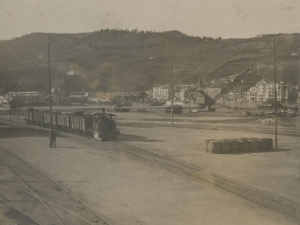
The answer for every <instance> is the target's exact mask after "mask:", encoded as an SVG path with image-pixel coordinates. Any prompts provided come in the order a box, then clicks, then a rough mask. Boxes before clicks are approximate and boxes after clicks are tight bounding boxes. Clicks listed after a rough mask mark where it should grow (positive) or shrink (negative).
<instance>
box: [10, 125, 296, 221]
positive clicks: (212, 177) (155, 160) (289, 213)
mask: <svg viewBox="0 0 300 225" xmlns="http://www.w3.org/2000/svg"><path fill="white" fill-rule="evenodd" d="M15 126H22V127H32V126H29V125H25V124H24V125H21V124H15ZM35 129H40V128H35ZM83 140H86V141H83ZM79 141H83V142H87V143H88V142H91V140H90V139H86V138H84V137H82V139H80V140H79ZM93 142H94V144H93V145H92V146H94V145H95V147H96V146H98V145H99V142H97V141H93ZM101 144H102V145H103V147H104V149H105V150H107V151H122V152H126V153H127V156H128V157H130V158H132V159H135V160H138V161H141V162H144V163H147V164H152V165H157V166H160V167H162V168H166V169H168V170H170V171H172V172H176V173H178V174H180V175H182V176H185V177H188V178H190V179H191V180H192V181H195V182H200V183H203V184H206V185H209V186H211V187H213V188H216V189H218V190H220V191H223V192H225V193H226V194H229V195H231V196H233V197H236V198H238V199H240V200H242V201H244V202H246V203H248V204H250V205H252V206H253V207H256V208H259V209H262V210H265V211H267V212H269V213H271V214H273V215H276V216H278V217H280V218H284V219H286V220H289V221H293V222H296V223H299V224H300V205H299V204H298V203H296V202H292V201H290V200H287V199H284V198H281V197H279V196H277V195H273V194H270V193H266V192H263V191H260V190H258V189H255V188H253V187H251V186H249V185H245V184H242V183H239V182H237V181H235V180H232V179H228V178H226V177H223V176H220V175H218V174H215V173H212V172H210V171H206V170H203V169H201V168H199V167H196V166H192V165H188V164H185V163H183V162H180V161H178V160H175V159H173V158H169V157H166V156H163V155H159V154H157V153H153V152H151V151H149V150H146V149H142V148H137V147H135V146H132V145H129V144H126V143H124V142H109V143H105V142H104V143H101Z"/></svg>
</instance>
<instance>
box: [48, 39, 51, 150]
mask: <svg viewBox="0 0 300 225" xmlns="http://www.w3.org/2000/svg"><path fill="white" fill-rule="evenodd" d="M48 69H49V74H48V75H49V111H50V135H51V136H50V138H51V140H50V141H51V143H52V105H51V104H52V103H51V101H52V99H51V71H50V39H49V36H48ZM51 147H52V146H51Z"/></svg>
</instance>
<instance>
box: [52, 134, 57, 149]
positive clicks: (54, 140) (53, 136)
mask: <svg viewBox="0 0 300 225" xmlns="http://www.w3.org/2000/svg"><path fill="white" fill-rule="evenodd" d="M54 146H55V148H56V133H55V131H53V132H52V147H54Z"/></svg>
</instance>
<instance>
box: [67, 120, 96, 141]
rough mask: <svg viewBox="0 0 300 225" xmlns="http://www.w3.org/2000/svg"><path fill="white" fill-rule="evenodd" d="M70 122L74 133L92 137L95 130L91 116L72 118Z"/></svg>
mask: <svg viewBox="0 0 300 225" xmlns="http://www.w3.org/2000/svg"><path fill="white" fill-rule="evenodd" d="M70 121H71V129H72V131H73V132H74V133H78V134H79V135H87V136H91V133H92V130H93V118H92V117H91V116H88V115H86V116H70Z"/></svg>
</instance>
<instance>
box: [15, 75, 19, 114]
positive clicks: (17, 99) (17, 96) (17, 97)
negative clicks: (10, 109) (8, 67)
mask: <svg viewBox="0 0 300 225" xmlns="http://www.w3.org/2000/svg"><path fill="white" fill-rule="evenodd" d="M18 102H19V84H18V75H17V74H16V113H17V119H19V113H18V108H19V104H18Z"/></svg>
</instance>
